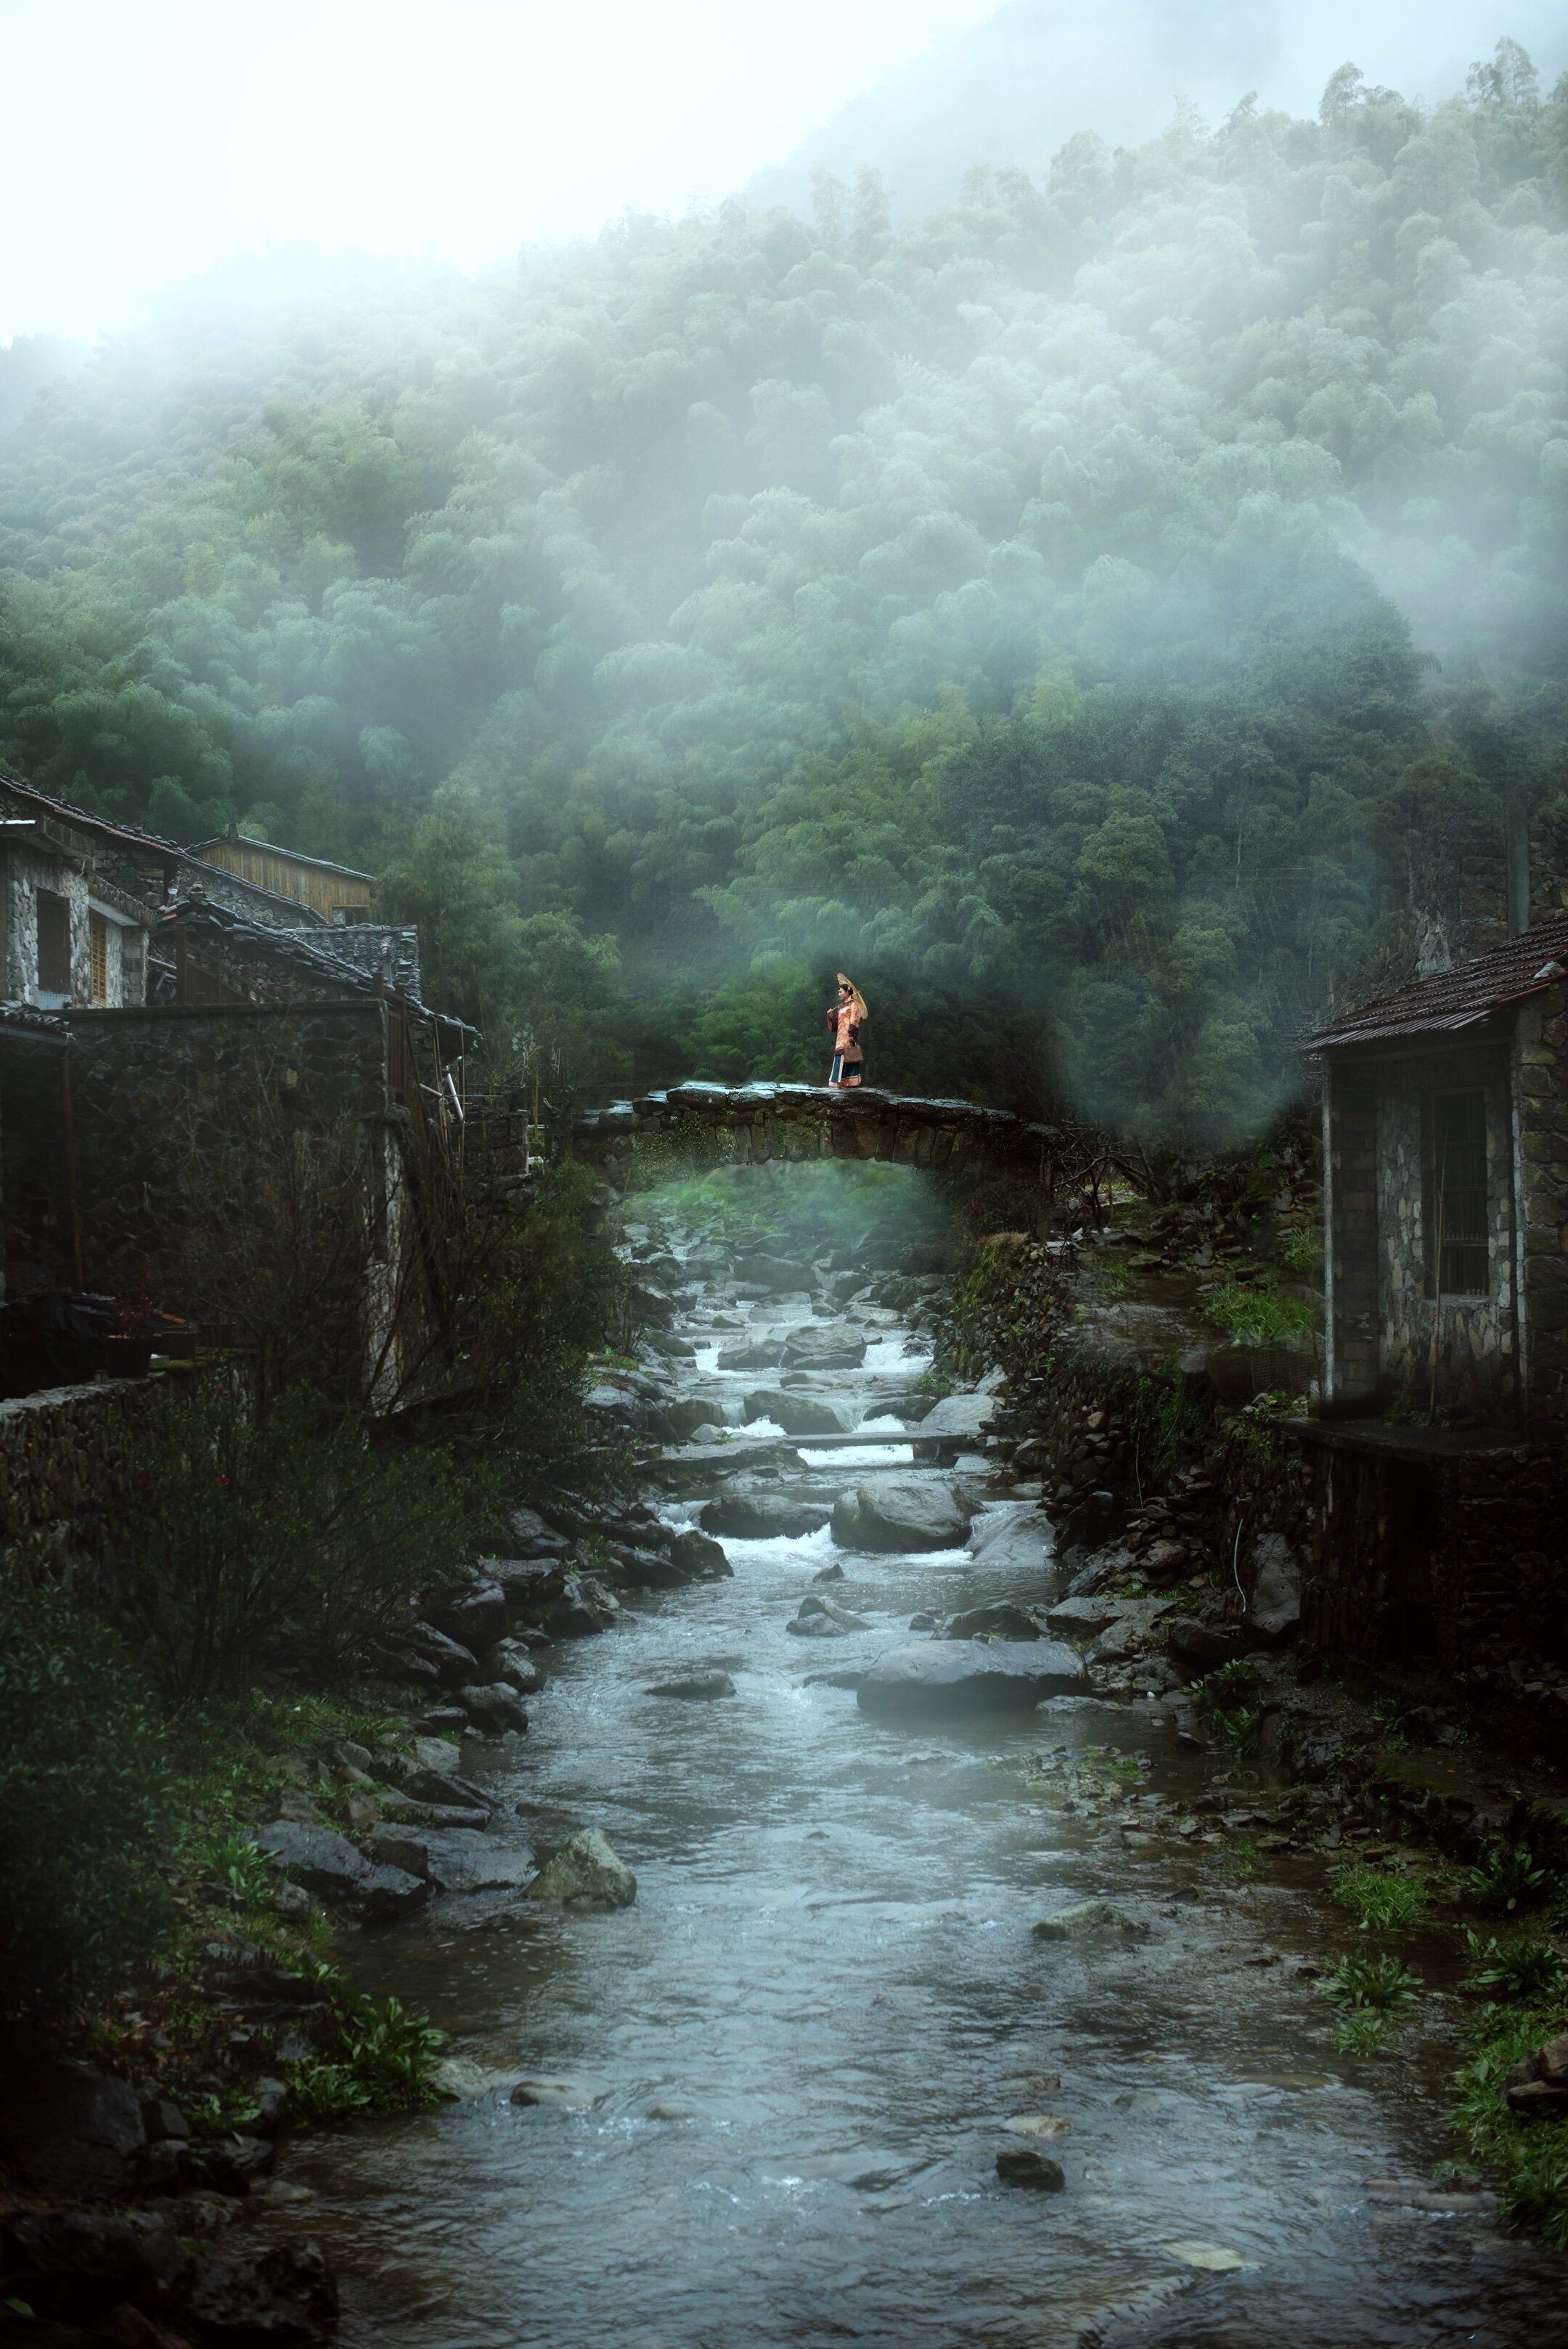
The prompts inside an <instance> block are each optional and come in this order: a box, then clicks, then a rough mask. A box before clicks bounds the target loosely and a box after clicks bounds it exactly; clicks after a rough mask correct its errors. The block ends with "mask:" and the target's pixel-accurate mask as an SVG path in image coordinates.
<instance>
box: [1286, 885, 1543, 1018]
mask: <svg viewBox="0 0 1568 2349" xmlns="http://www.w3.org/2000/svg"><path fill="white" fill-rule="evenodd" d="M1561 978H1568V914H1560V915H1558V916H1556V917H1555V919H1554V920H1552V921H1549V922H1538V923H1537V924H1536V926H1535V927H1534V928H1533V929H1530V930H1526V931H1525V932H1524V933H1523V934H1522V936H1520V937H1517V938H1504V940H1503V941H1502V943H1501V946H1495V947H1488V948H1487V950H1486V952H1485V953H1484V954H1479V955H1472V956H1471V957H1470V959H1469V962H1459V963H1455V964H1454V966H1453V968H1452V969H1451V970H1436V971H1433V972H1432V974H1431V976H1430V977H1429V978H1415V979H1412V980H1411V981H1410V983H1409V985H1408V986H1407V987H1400V988H1396V989H1395V991H1394V993H1393V994H1392V995H1380V996H1378V997H1377V999H1376V1001H1375V1002H1372V1003H1364V1004H1363V1005H1362V1006H1361V1007H1360V1009H1358V1010H1355V1011H1342V1012H1341V1013H1340V1014H1339V1016H1338V1018H1337V1019H1335V1020H1334V1022H1333V1024H1332V1026H1330V1027H1328V1028H1325V1029H1324V1030H1322V1031H1321V1032H1320V1033H1319V1034H1318V1035H1316V1036H1314V1037H1313V1039H1312V1040H1311V1045H1310V1048H1309V1049H1310V1050H1313V1051H1314V1052H1330V1051H1333V1050H1334V1048H1335V1047H1336V1046H1338V1045H1341V1044H1370V1043H1374V1042H1376V1041H1378V1040H1380V1039H1382V1038H1385V1037H1396V1036H1422V1035H1428V1034H1433V1033H1437V1032H1438V1031H1440V1030H1452V1029H1456V1028H1474V1027H1477V1026H1479V1025H1480V1022H1481V1021H1482V1020H1484V1019H1490V1017H1491V1015H1492V1013H1493V1012H1494V1011H1500V1010H1501V1009H1502V1007H1503V1006H1504V1004H1508V1003H1518V1002H1519V1001H1521V999H1522V998H1523V997H1525V996H1527V995H1537V994H1539V993H1540V992H1541V991H1542V988H1548V987H1551V986H1552V985H1553V984H1554V983H1555V981H1557V980H1558V979H1561Z"/></svg>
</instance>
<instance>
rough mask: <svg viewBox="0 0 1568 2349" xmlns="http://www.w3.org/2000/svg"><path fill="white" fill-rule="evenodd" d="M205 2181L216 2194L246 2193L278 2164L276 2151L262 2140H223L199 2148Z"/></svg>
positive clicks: (237, 2138) (255, 2138) (264, 2139)
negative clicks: (258, 2179)
mask: <svg viewBox="0 0 1568 2349" xmlns="http://www.w3.org/2000/svg"><path fill="white" fill-rule="evenodd" d="M201 2160H202V2168H203V2169H204V2170H205V2172H206V2176H207V2182H208V2184H209V2185H210V2186H211V2187H213V2189H214V2190H215V2191H216V2192H217V2193H219V2194H248V2193H249V2192H250V2190H251V2187H252V2184H253V2183H254V2180H255V2179H256V2178H265V2177H266V2175H267V2174H268V2172H269V2171H270V2170H271V2169H273V2168H275V2164H276V2161H277V2148H276V2147H275V2146H273V2145H270V2144H269V2143H268V2142H267V2140H266V2138H265V2137H220V2138H219V2139H218V2140H217V2142H216V2144H215V2145H207V2146H203V2147H202V2155H201Z"/></svg>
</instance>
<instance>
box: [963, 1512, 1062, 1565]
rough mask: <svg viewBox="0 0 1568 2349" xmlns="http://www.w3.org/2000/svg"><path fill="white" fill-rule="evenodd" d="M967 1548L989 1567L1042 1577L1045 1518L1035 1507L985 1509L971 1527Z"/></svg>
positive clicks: (1045, 1563)
mask: <svg viewBox="0 0 1568 2349" xmlns="http://www.w3.org/2000/svg"><path fill="white" fill-rule="evenodd" d="M969 1547H970V1552H971V1556H972V1557H975V1558H977V1559H982V1560H983V1561H984V1563H985V1565H986V1567H987V1568H988V1569H991V1570H993V1571H994V1570H996V1569H999V1568H1005V1569H1007V1570H1008V1571H1009V1572H1013V1573H1017V1574H1020V1575H1031V1576H1033V1575H1041V1576H1044V1573H1045V1570H1046V1567H1047V1563H1048V1560H1047V1551H1046V1544H1045V1521H1044V1518H1043V1517H1042V1516H1040V1514H1039V1512H1038V1511H1037V1510H1034V1509H1016V1508H1011V1509H1010V1508H1002V1509H987V1510H986V1511H985V1512H984V1513H983V1515H981V1516H978V1517H976V1519H975V1521H974V1523H973V1525H972V1526H971V1528H970V1537H969Z"/></svg>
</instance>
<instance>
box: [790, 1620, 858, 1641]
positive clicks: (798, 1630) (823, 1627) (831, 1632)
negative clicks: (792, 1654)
mask: <svg viewBox="0 0 1568 2349" xmlns="http://www.w3.org/2000/svg"><path fill="white" fill-rule="evenodd" d="M784 1630H786V1631H788V1632H790V1633H791V1634H792V1635H793V1636H794V1638H795V1639H797V1640H846V1639H847V1638H848V1637H849V1626H848V1625H847V1624H846V1623H836V1622H835V1621H834V1619H833V1617H832V1616H831V1615H794V1616H792V1617H791V1618H790V1619H789V1621H788V1622H787V1623H786V1624H785V1625H784Z"/></svg>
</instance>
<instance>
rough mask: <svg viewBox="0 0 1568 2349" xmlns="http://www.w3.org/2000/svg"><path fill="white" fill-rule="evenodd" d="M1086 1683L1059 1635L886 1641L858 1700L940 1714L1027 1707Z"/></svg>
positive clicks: (909, 1716)
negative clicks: (899, 1644) (894, 1644)
mask: <svg viewBox="0 0 1568 2349" xmlns="http://www.w3.org/2000/svg"><path fill="white" fill-rule="evenodd" d="M1087 1685H1088V1678H1087V1674H1086V1673H1085V1670H1084V1665H1083V1660H1082V1658H1081V1657H1079V1656H1078V1655H1077V1654H1075V1651H1074V1650H1073V1649H1071V1648H1069V1647H1067V1646H1065V1645H1064V1643H1063V1642H1062V1641H1061V1640H929V1641H928V1642H926V1643H925V1644H924V1645H921V1646H918V1647H914V1646H912V1647H908V1648H888V1649H885V1650H884V1651H883V1652H882V1654H881V1655H879V1656H878V1657H877V1659H876V1661H875V1662H874V1663H873V1664H872V1665H871V1668H870V1670H869V1671H867V1673H866V1675H865V1677H864V1679H863V1680H862V1681H861V1682H860V1687H859V1691H858V1694H857V1702H858V1704H859V1707H860V1710H861V1712H862V1713H879V1714H885V1715H893V1716H898V1717H901V1718H903V1719H905V1720H918V1721H934V1720H940V1719H942V1718H944V1717H950V1716H951V1715H953V1714H958V1713H1003V1712H1007V1711H1010V1710H1011V1711H1022V1710H1023V1709H1024V1708H1026V1707H1028V1706H1030V1705H1034V1704H1038V1703H1039V1702H1040V1701H1041V1699H1042V1698H1043V1697H1048V1696H1076V1695H1081V1694H1082V1693H1083V1692H1084V1691H1085V1689H1086V1687H1087Z"/></svg>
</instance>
